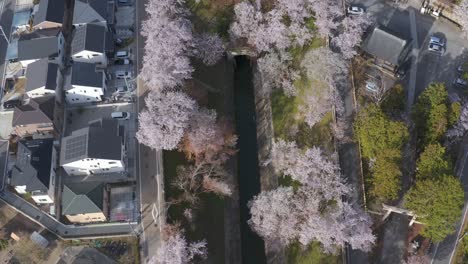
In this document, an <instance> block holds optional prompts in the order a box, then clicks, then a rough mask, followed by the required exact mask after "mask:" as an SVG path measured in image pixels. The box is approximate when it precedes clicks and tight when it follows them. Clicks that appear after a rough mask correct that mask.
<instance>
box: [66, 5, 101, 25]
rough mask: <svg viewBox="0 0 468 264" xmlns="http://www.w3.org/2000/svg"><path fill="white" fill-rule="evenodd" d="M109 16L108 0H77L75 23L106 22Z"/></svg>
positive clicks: (74, 14) (74, 13)
mask: <svg viewBox="0 0 468 264" xmlns="http://www.w3.org/2000/svg"><path fill="white" fill-rule="evenodd" d="M106 18H107V1H104V0H75V8H74V10H73V24H88V23H96V22H105V21H106Z"/></svg>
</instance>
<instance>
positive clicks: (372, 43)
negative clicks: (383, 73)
mask: <svg viewBox="0 0 468 264" xmlns="http://www.w3.org/2000/svg"><path fill="white" fill-rule="evenodd" d="M408 44H409V41H408V40H406V39H405V38H403V37H402V36H400V35H399V34H397V33H395V32H392V31H391V30H390V29H388V28H386V27H384V26H378V27H375V28H374V30H373V31H372V33H371V34H370V35H369V37H368V38H367V39H366V40H365V42H364V45H363V49H364V50H365V51H366V52H367V53H369V54H371V55H372V56H375V57H377V58H378V59H382V60H384V61H386V62H390V63H392V64H395V65H397V64H398V63H399V62H400V61H399V59H400V55H401V53H402V51H403V50H404V49H405V47H406V46H407V45H408Z"/></svg>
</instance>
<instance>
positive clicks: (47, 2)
mask: <svg viewBox="0 0 468 264" xmlns="http://www.w3.org/2000/svg"><path fill="white" fill-rule="evenodd" d="M64 3H65V1H64V0H41V1H40V2H39V10H38V11H37V13H36V14H35V15H34V21H33V25H34V26H36V25H38V24H40V23H42V22H45V21H49V22H54V23H60V24H61V23H62V22H63V13H64V10H65V9H64Z"/></svg>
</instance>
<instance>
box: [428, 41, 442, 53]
mask: <svg viewBox="0 0 468 264" xmlns="http://www.w3.org/2000/svg"><path fill="white" fill-rule="evenodd" d="M428 49H429V51H433V52H436V53H439V54H443V53H444V47H443V46H441V45H438V44H435V43H429V47H428Z"/></svg>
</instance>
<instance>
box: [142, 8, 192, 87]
mask: <svg viewBox="0 0 468 264" xmlns="http://www.w3.org/2000/svg"><path fill="white" fill-rule="evenodd" d="M183 3H184V1H179V0H161V1H149V2H148V3H147V5H146V11H147V13H148V16H149V18H148V19H147V20H146V21H144V22H143V24H142V33H141V34H142V35H143V36H144V37H146V41H145V54H144V57H143V67H142V70H141V74H140V77H141V78H142V79H143V80H144V81H145V82H146V83H147V84H148V85H149V87H151V88H152V89H156V90H163V89H171V88H174V87H176V86H178V85H181V84H182V83H183V81H184V80H185V79H189V78H190V77H191V74H192V72H193V67H192V66H191V65H190V59H189V57H188V52H189V48H190V47H191V45H192V44H191V43H192V42H193V36H192V25H191V22H190V21H189V20H188V19H187V18H186V15H187V14H188V13H187V10H186V9H185V7H183Z"/></svg>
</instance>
